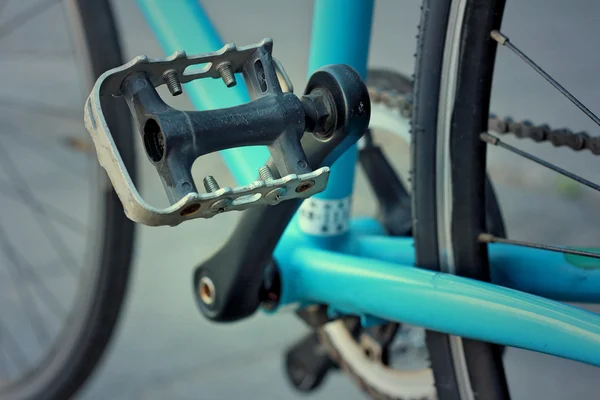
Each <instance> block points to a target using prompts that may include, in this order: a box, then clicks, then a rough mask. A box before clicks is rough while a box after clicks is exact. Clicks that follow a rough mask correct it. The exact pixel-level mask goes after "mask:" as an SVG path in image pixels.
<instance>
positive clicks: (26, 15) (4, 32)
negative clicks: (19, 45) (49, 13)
mask: <svg viewBox="0 0 600 400" xmlns="http://www.w3.org/2000/svg"><path fill="white" fill-rule="evenodd" d="M59 2H60V0H46V1H40V2H39V3H37V4H34V5H33V6H31V7H29V8H28V9H26V10H25V11H23V12H22V13H20V14H18V15H16V16H15V17H13V18H12V19H11V20H10V21H8V22H6V23H5V24H3V25H1V26H0V40H1V39H4V38H6V37H7V36H8V35H10V34H11V33H12V32H14V31H15V30H16V29H17V28H19V27H21V26H23V24H25V23H26V22H28V21H30V20H32V19H33V18H35V17H37V16H38V15H41V14H43V13H44V12H45V11H46V10H48V9H49V8H50V7H52V6H53V5H54V4H57V3H59Z"/></svg>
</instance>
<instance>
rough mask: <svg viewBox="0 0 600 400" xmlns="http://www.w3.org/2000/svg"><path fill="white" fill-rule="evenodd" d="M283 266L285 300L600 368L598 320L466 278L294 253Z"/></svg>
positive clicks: (301, 251)
mask: <svg viewBox="0 0 600 400" xmlns="http://www.w3.org/2000/svg"><path fill="white" fill-rule="evenodd" d="M285 261H287V262H285V263H282V264H281V265H282V266H283V268H282V269H281V281H282V302H300V303H303V304H313V303H317V304H331V305H333V306H334V307H335V308H336V309H337V310H338V311H340V312H341V313H347V314H353V315H360V316H364V317H377V318H382V319H385V320H391V321H402V322H406V323H409V324H413V325H420V326H424V327H426V328H428V329H432V330H436V331H441V332H446V333H450V334H453V335H458V336H463V337H468V338H473V339H478V340H483V341H488V342H493V343H498V344H505V345H509V346H514V347H520V348H524V349H529V350H533V351H538V352H542V353H548V354H552V355H556V356H560V357H565V358H570V359H573V360H576V361H581V362H585V363H589V364H593V365H597V366H600V315H597V314H594V313H590V312H587V311H584V310H581V309H578V308H575V307H571V306H568V305H565V304H562V303H558V302H555V301H552V300H548V299H545V298H542V297H538V296H534V295H531V294H528V293H523V292H519V291H516V290H513V289H508V288H504V287H501V286H496V285H493V284H490V283H487V282H481V281H476V280H471V279H467V278H463V277H459V276H455V275H449V274H444V273H440V272H434V271H429V270H425V269H422V268H417V267H413V266H410V265H400V264H396V263H390V262H386V261H379V260H375V259H366V258H362V257H355V256H351V255H345V254H339V253H334V252H330V251H326V250H320V249H314V248H303V247H301V246H298V247H296V249H295V250H292V251H290V252H289V254H288V258H287V260H285Z"/></svg>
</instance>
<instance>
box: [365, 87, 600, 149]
mask: <svg viewBox="0 0 600 400" xmlns="http://www.w3.org/2000/svg"><path fill="white" fill-rule="evenodd" d="M369 95H370V96H371V102H372V103H373V104H379V103H383V104H385V105H386V106H388V107H390V108H394V109H397V110H398V111H399V112H400V114H401V115H402V116H403V117H406V118H410V117H411V115H412V103H411V98H410V95H404V94H401V93H398V92H394V91H392V90H383V91H382V90H378V89H376V88H369ZM488 130H489V131H493V132H496V133H500V134H509V133H510V134H513V135H515V136H516V137H518V138H519V139H531V140H533V141H534V142H538V143H540V142H550V143H552V144H553V145H554V147H569V148H570V149H572V150H575V151H581V150H586V149H587V150H589V151H591V152H592V154H594V155H600V137H594V136H591V135H589V134H588V133H587V132H583V131H582V132H577V133H574V132H572V131H571V130H570V129H567V128H561V129H552V128H551V127H550V126H548V125H546V124H543V125H534V124H533V123H532V122H530V121H521V122H515V121H514V120H513V119H512V118H509V117H505V118H499V117H497V116H496V115H494V114H490V118H489V119H488Z"/></svg>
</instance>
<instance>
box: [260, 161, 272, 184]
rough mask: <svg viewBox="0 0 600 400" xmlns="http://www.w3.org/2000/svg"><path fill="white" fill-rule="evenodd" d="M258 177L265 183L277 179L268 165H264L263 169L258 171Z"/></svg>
mask: <svg viewBox="0 0 600 400" xmlns="http://www.w3.org/2000/svg"><path fill="white" fill-rule="evenodd" d="M258 175H259V176H260V179H261V180H263V181H272V180H273V179H275V178H274V177H273V171H271V168H269V166H268V165H263V166H262V167H260V168H259V169H258Z"/></svg>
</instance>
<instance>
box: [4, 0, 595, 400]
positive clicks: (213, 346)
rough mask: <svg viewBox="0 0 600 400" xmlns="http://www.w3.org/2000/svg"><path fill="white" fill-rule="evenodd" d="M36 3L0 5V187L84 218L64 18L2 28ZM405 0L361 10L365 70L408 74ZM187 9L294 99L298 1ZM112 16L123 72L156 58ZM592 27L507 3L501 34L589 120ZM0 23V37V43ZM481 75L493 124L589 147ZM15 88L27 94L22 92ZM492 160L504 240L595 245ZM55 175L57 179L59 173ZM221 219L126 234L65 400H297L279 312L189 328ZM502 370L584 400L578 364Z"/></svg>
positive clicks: (499, 156) (303, 29) (585, 164)
mask: <svg viewBox="0 0 600 400" xmlns="http://www.w3.org/2000/svg"><path fill="white" fill-rule="evenodd" d="M41 3H44V4H45V3H48V2H47V1H46V2H44V1H40V0H31V1H16V0H13V1H10V0H8V1H7V0H3V2H2V3H0V7H3V8H2V10H1V14H0V50H1V51H2V53H1V54H2V55H1V56H0V76H2V85H1V86H2V89H1V90H0V93H2V97H0V120H1V121H2V126H3V129H1V131H2V135H1V136H0V139H1V140H0V141H1V143H3V147H0V149H2V151H5V152H6V151H9V152H10V154H11V157H10V158H11V159H12V160H13V161H12V162H10V163H8V164H7V161H6V154H2V153H0V159H5V161H4V164H0V166H1V167H2V168H0V180H1V179H4V180H5V181H9V182H12V180H13V179H15V178H14V174H12V177H11V175H10V172H11V171H12V172H14V170H15V169H17V170H18V171H20V172H18V175H17V180H20V179H18V178H21V179H22V180H23V181H27V182H28V185H29V187H30V188H31V189H35V190H38V189H40V190H41V189H42V188H43V189H44V202H45V203H46V204H49V205H51V206H53V207H55V209H58V211H56V210H55V212H56V213H58V214H60V212H61V210H62V212H63V213H64V212H65V211H66V210H69V211H72V212H75V211H77V212H80V213H81V214H84V212H85V210H84V208H85V203H86V202H87V201H86V194H85V193H87V192H85V191H83V190H82V189H81V188H80V184H81V185H82V184H83V183H85V178H83V181H82V182H83V183H82V182H79V181H78V179H79V180H81V179H82V178H81V176H80V177H77V176H76V175H77V174H78V172H79V171H80V170H81V169H82V168H83V165H84V160H83V159H84V158H85V157H84V156H82V155H81V151H77V146H78V145H79V144H81V142H79V141H77V140H70V138H75V137H77V135H79V137H85V132H83V131H82V109H83V98H84V96H87V94H88V93H87V92H86V89H84V82H82V79H80V78H81V76H80V75H78V72H77V69H76V65H74V63H73V61H72V58H73V52H72V42H71V41H72V40H73V39H72V38H70V37H69V31H68V29H67V27H66V19H65V16H64V13H63V11H61V10H59V9H57V6H54V5H48V6H47V12H45V13H44V15H40V16H38V17H36V18H32V19H29V20H27V21H24V22H20V21H16V22H15V16H19V15H22V13H23V12H26V11H27V10H28V8H29V7H31V6H32V5H33V6H38V7H39V4H41ZM418 3H419V2H417V1H402V0H378V1H377V3H376V8H375V20H374V25H373V36H372V39H371V44H372V45H371V54H370V61H369V64H370V66H371V67H377V68H387V69H391V70H395V71H399V72H402V73H404V74H406V75H408V76H410V75H412V71H413V66H414V57H413V54H414V52H415V35H416V33H417V24H418V21H419V12H420V9H419V4H418ZM202 4H203V5H204V7H205V10H206V12H207V13H208V14H209V16H210V17H211V18H212V19H213V21H214V23H215V24H216V26H217V27H218V30H219V31H220V33H221V36H222V37H223V39H224V40H225V41H226V42H235V43H237V44H240V45H241V44H250V43H255V42H257V41H259V40H260V39H262V38H263V37H267V36H268V37H272V38H273V39H274V43H275V45H274V55H275V56H276V57H277V58H278V59H279V60H280V61H281V62H282V63H283V65H284V66H285V69H286V71H287V73H288V75H289V76H290V78H291V79H292V81H293V83H294V87H295V88H296V93H300V92H302V90H303V87H304V84H305V82H306V74H307V59H308V52H309V41H310V28H311V16H312V7H313V4H312V2H311V1H302V2H301V1H292V0H285V1H276V0H254V1H235V0H203V1H202ZM45 7H46V6H45ZM58 8H60V6H58ZM113 10H114V12H115V14H116V16H117V21H118V26H119V30H120V32H121V39H122V45H123V48H124V53H125V59H126V60H129V59H131V58H133V57H134V56H137V55H140V54H146V55H148V56H151V57H152V56H154V57H159V56H162V55H163V53H162V51H161V50H160V48H159V46H158V44H157V42H156V41H155V39H154V37H153V35H152V34H151V32H150V30H149V28H148V26H147V24H146V22H145V21H144V19H143V17H142V15H141V13H140V11H139V10H138V8H137V6H136V4H135V1H134V0H120V1H114V2H113ZM599 19H600V3H598V2H595V1H592V0H576V1H572V2H562V1H559V0H520V1H518V2H516V1H509V2H508V5H507V11H506V13H505V18H504V23H503V31H504V32H505V33H506V34H507V35H508V36H509V37H510V38H511V40H512V41H513V42H514V43H515V44H516V45H517V46H519V47H520V48H521V49H522V50H524V51H525V52H526V53H528V54H529V55H530V56H531V57H532V58H533V59H534V60H535V61H537V62H538V63H540V65H542V66H543V67H545V68H546V69H547V71H548V72H549V73H550V74H551V75H553V76H554V77H555V78H556V79H557V80H558V81H559V82H561V83H562V84H563V85H564V86H565V87H567V88H568V89H569V90H571V91H572V92H573V93H574V94H575V95H576V96H578V97H579V98H580V99H581V100H582V101H583V102H584V103H585V104H587V105H588V106H589V107H590V108H591V109H592V110H595V109H597V108H598V107H597V105H598V104H600V91H599V90H597V88H598V86H599V85H598V84H597V74H598V65H600V53H598V52H597V51H595V50H596V48H597V40H596V38H597V35H598V33H599V31H598V29H600V28H598V27H599V26H600V24H598V22H599ZM60 21H62V22H60ZM11 24H12V25H11ZM7 25H8V26H9V27H10V36H9V35H8V34H6V33H7V32H8V30H7V28H6V26H7ZM5 36H6V37H5ZM184 50H185V49H184ZM496 71H497V72H496V75H495V82H494V85H495V86H494V91H493V99H492V111H493V112H494V113H496V114H497V115H507V116H512V117H513V118H514V119H515V120H522V119H529V120H532V121H533V122H535V123H547V124H549V125H550V126H553V127H556V128H559V127H569V128H570V129H572V130H573V131H580V130H586V131H588V132H589V133H591V134H593V135H598V133H597V127H596V126H594V124H593V123H592V122H591V121H589V120H588V119H587V117H585V115H583V114H582V113H581V112H579V110H577V109H576V108H575V107H574V106H572V105H571V104H570V103H568V101H567V100H566V99H564V98H562V97H561V96H560V95H559V94H558V93H557V92H556V91H555V90H554V89H553V88H552V87H550V86H549V85H548V84H547V83H546V82H545V81H544V80H543V79H542V78H541V77H539V76H538V75H536V74H535V72H534V71H533V70H531V69H529V68H528V67H527V66H525V65H524V64H523V63H522V62H521V61H520V60H518V59H517V58H516V57H515V56H514V55H512V54H510V53H509V52H508V50H506V49H499V54H498V58H497V66H496ZM32 82H35V84H34V85H32ZM25 87H26V88H27V90H23V88H25ZM184 97H185V96H181V98H177V99H176V100H175V102H174V104H176V105H177V106H179V107H190V106H189V103H187V100H186V99H185V98H184ZM15 104H17V105H18V107H17V106H15ZM57 115H59V117H57ZM39 132H47V135H46V136H47V137H46V138H45V139H52V138H53V136H51V133H50V132H60V133H59V134H58V136H56V138H58V139H60V140H67V142H68V143H67V144H66V145H63V146H62V147H61V148H62V150H61V148H59V149H58V150H56V151H58V153H57V154H58V155H59V157H58V159H59V161H58V163H57V162H56V160H54V161H52V162H50V161H49V160H48V159H47V158H44V157H45V156H47V155H48V154H47V152H46V150H45V148H40V147H39V143H38V142H36V141H35V140H33V141H31V140H29V139H28V138H29V134H31V133H33V134H39ZM81 132H83V134H82V133H81ZM380 140H382V141H384V142H386V141H389V142H390V143H389V146H388V144H387V143H384V144H385V145H386V148H393V149H398V151H397V153H394V154H390V153H389V152H388V157H389V158H391V159H393V161H394V163H397V164H398V165H400V164H403V165H407V163H408V152H407V149H406V148H405V147H402V146H401V145H398V144H397V143H396V142H395V141H397V140H398V139H397V138H394V137H393V136H390V135H385V134H383V135H381V136H380ZM507 141H508V142H509V143H511V144H515V143H516V144H518V145H519V146H520V147H521V148H523V149H525V150H528V151H531V152H532V153H534V154H536V155H538V156H542V157H544V158H546V159H549V160H552V161H553V162H555V163H557V164H558V165H560V166H562V167H564V168H567V169H569V170H571V171H573V172H575V173H578V174H580V175H582V176H584V177H586V178H588V179H591V180H595V178H596V177H597V170H596V166H597V165H598V159H597V158H594V157H593V156H592V155H591V154H589V152H582V153H575V152H573V151H570V150H567V149H555V148H553V147H552V146H551V145H549V144H543V145H539V144H534V143H533V142H528V141H518V140H512V139H507ZM138 142H139V141H138ZM32 143H33V145H32ZM61 143H62V142H61ZM137 144H138V145H139V144H140V143H137ZM32 146H33V147H32ZM36 146H37V147H36ZM73 148H75V150H76V151H73ZM7 149H9V150H7ZM495 150H496V149H492V151H491V152H490V161H489V170H490V174H491V176H492V179H493V181H494V183H495V184H496V189H497V193H498V197H499V199H500V204H501V207H502V209H503V211H504V217H505V220H506V224H507V228H508V232H509V236H510V237H512V238H515V239H526V240H531V241H537V242H545V243H554V244H569V245H581V246H598V245H600V240H599V239H598V236H597V229H596V228H597V225H598V223H599V222H600V210H599V208H598V207H597V205H598V204H599V203H598V201H599V200H600V199H599V198H598V194H597V193H594V192H592V191H591V190H588V189H587V188H584V187H582V186H578V185H576V184H574V183H572V182H571V181H569V180H567V179H562V178H561V177H559V176H557V175H555V174H553V173H552V172H550V171H547V170H545V169H543V168H541V167H537V166H535V165H533V164H531V163H529V162H527V161H525V160H522V159H520V158H516V156H512V155H511V154H508V153H507V152H503V151H502V150H501V149H499V150H498V151H495ZM84 152H85V150H84ZM63 153H64V154H63ZM73 153H74V154H75V155H73ZM139 154H140V157H139V168H140V171H141V174H140V175H141V181H140V186H141V188H142V194H143V195H144V196H145V198H146V199H147V200H148V201H149V202H150V203H152V204H155V205H164V204H165V203H166V198H165V195H164V192H163V189H162V185H161V184H160V182H159V180H158V177H157V175H156V172H155V170H154V169H153V167H152V166H151V165H150V164H149V163H148V162H147V161H146V159H145V157H144V156H143V155H141V154H142V153H139ZM54 158H56V157H54ZM17 166H18V168H17ZM65 166H66V167H67V168H66V169H67V170H68V171H69V172H64V170H65V168H64V167H65ZM7 171H8V172H7ZM194 173H195V176H199V177H202V176H205V175H208V174H211V175H213V176H215V178H216V179H217V180H218V181H219V182H220V183H221V185H222V186H224V185H227V184H233V179H232V178H231V176H230V175H229V174H228V172H227V170H226V168H225V166H224V164H223V162H222V161H221V159H220V157H219V156H218V155H209V156H206V157H202V159H200V160H199V161H198V162H196V163H195V164H194ZM69 174H71V175H69ZM72 175H73V176H72ZM77 182H79V183H77ZM0 183H1V181H0ZM357 185H358V188H359V189H360V188H365V187H366V186H365V183H364V178H363V177H362V175H360V174H359V176H358V183H357ZM17 200H18V198H17ZM0 204H1V205H2V207H3V211H2V218H1V221H2V225H3V226H5V228H4V230H0V236H2V237H0V239H3V237H4V238H8V240H9V241H12V242H13V243H14V246H13V247H14V248H19V247H20V248H21V250H20V251H22V252H24V253H26V257H25V256H23V258H27V260H28V262H29V263H31V264H35V265H42V266H44V268H42V274H44V275H43V276H44V279H46V280H47V281H49V282H52V284H53V285H54V287H55V288H57V289H56V290H58V291H59V292H61V296H63V297H65V298H68V297H69V296H71V295H72V294H69V290H64V291H61V289H60V288H61V285H63V284H66V283H64V282H65V280H64V279H62V278H61V277H60V274H59V273H57V271H58V269H59V268H58V267H57V262H49V261H48V257H47V254H49V253H50V252H52V249H51V248H52V247H56V246H53V244H52V243H47V242H46V241H43V240H37V239H36V238H35V237H34V236H32V235H33V234H32V233H31V232H32V229H33V230H35V229H34V228H31V227H32V226H33V225H35V224H36V223H37V222H36V220H35V218H36V217H35V216H32V215H30V212H29V211H27V210H26V209H23V210H21V209H20V208H19V207H20V206H19V203H18V202H15V199H14V196H13V197H12V198H10V196H8V195H6V196H5V195H4V194H2V193H0ZM372 211H373V206H372V197H371V195H370V194H369V193H368V192H366V191H365V190H360V193H359V194H358V195H357V196H356V197H355V199H354V213H355V214H357V215H365V214H369V213H371V212H372ZM53 212H54V211H53ZM21 214H23V215H21ZM237 218H238V215H237V214H236V213H226V214H224V215H221V216H219V217H218V218H213V219H210V220H195V221H191V222H188V223H185V224H183V225H181V226H178V227H176V228H168V227H154V228H150V227H144V226H139V227H138V229H137V234H138V235H137V240H136V245H135V253H134V271H133V274H132V281H131V285H130V292H129V296H128V298H127V301H126V304H125V306H124V309H123V314H122V318H121V322H120V324H119V327H118V330H117V332H116V334H115V339H114V341H113V343H112V346H111V347H110V350H109V352H108V354H107V356H106V357H105V359H104V362H103V363H102V364H101V366H100V367H99V369H98V371H97V373H96V374H95V375H94V377H93V379H92V380H91V382H90V383H89V384H88V385H87V387H86V388H85V390H84V391H83V392H82V393H81V395H80V396H79V398H81V399H86V400H87V399H107V398H112V399H166V398H173V399H236V398H244V399H296V398H298V399H299V398H305V396H302V395H300V394H297V393H295V392H294V391H293V390H292V389H291V388H290V387H289V386H288V384H287V382H286V380H285V377H284V372H283V369H282V355H283V350H284V349H285V347H286V346H287V345H289V344H291V343H293V342H294V341H295V340H296V339H297V338H299V337H301V336H302V335H303V334H304V333H305V332H306V328H305V326H304V324H303V323H302V322H301V321H299V320H298V319H297V318H296V317H295V316H294V315H293V314H279V315H277V316H275V317H269V316H266V315H262V314H257V315H255V316H254V317H252V318H250V319H248V320H245V321H243V322H240V323H234V324H229V325H214V324H211V323H208V322H207V321H205V320H204V319H203V318H202V317H201V315H200V313H199V312H198V310H197V309H196V306H195V304H194V299H193V297H192V292H191V284H190V282H191V271H192V270H193V268H194V267H195V266H196V265H197V264H198V263H199V262H200V261H201V260H203V259H205V258H207V257H209V256H210V255H211V254H212V253H213V252H214V251H215V250H216V249H217V248H218V246H219V245H220V244H221V243H222V242H223V241H224V240H225V238H226V237H227V236H228V235H229V233H230V232H231V231H232V229H233V227H234V225H235V222H236V220H237ZM30 228H31V229H30ZM53 229H55V230H57V231H60V233H61V234H62V235H64V236H65V237H68V239H67V240H66V243H68V244H67V245H66V246H67V247H69V248H70V249H71V250H72V251H73V253H74V254H77V256H78V257H80V256H82V255H81V254H79V253H81V250H80V247H81V245H80V243H78V242H77V240H78V239H77V238H78V237H79V236H78V235H77V234H74V232H73V230H67V229H63V228H53ZM63 230H64V232H63ZM0 241H1V240H0ZM54 245H56V243H54ZM23 249H25V250H23ZM7 252H8V253H7ZM7 254H8V255H7ZM2 258H3V259H4V260H3V261H2V263H10V262H11V260H13V259H14V257H13V258H11V256H10V248H9V249H7V247H6V246H4V247H3V248H2V254H1V258H0V260H2ZM47 261H48V262H47ZM46 264H47V265H46ZM7 268H8V267H6V268H5V267H0V271H1V272H0V285H2V286H1V289H2V291H0V296H2V297H1V298H2V300H3V301H4V300H6V302H5V303H0V307H1V308H0V315H2V316H3V317H2V318H1V319H2V322H3V323H4V324H5V325H6V324H8V323H9V321H11V323H12V324H13V325H11V327H10V329H11V330H12V333H13V335H15V336H18V337H19V340H23V341H25V343H27V341H29V340H30V341H34V340H35V338H33V337H31V338H30V337H29V336H28V335H29V334H28V333H27V331H28V329H27V326H25V325H22V324H21V323H20V322H19V319H18V318H13V317H14V316H15V314H16V313H18V309H19V308H18V307H16V306H15V307H12V305H13V304H14V296H12V295H11V294H10V293H9V292H10V290H11V289H10V288H11V287H13V286H14V281H13V280H12V279H13V278H14V275H12V276H13V278H10V276H11V275H10V274H11V273H10V271H8V270H7ZM15 296H16V295H15ZM11 299H12V300H11ZM40 301H43V300H40ZM66 301H68V299H67V300H66ZM3 304H4V305H3ZM6 304H8V305H6ZM592 309H593V307H592ZM6 316H7V317H6ZM5 317H6V319H5ZM9 317H11V318H9ZM13 321H17V322H13ZM0 328H2V326H0ZM5 329H7V328H5ZM25 347H27V345H25ZM505 363H506V367H507V373H508V376H509V384H510V388H511V392H512V393H513V397H514V398H515V399H531V398H544V399H563V398H567V397H569V398H594V395H595V394H596V392H597V386H596V382H598V378H600V372H599V370H597V369H595V368H592V367H588V366H585V365H581V364H577V363H573V362H569V361H566V360H561V359H557V358H554V357H550V356H544V355H539V354H534V353H531V352H527V351H521V350H515V349H508V351H507V354H506V356H505ZM310 398H314V399H333V398H336V399H337V398H344V399H364V398H365V396H364V395H363V394H361V393H359V392H358V390H357V389H356V388H355V386H354V384H353V383H351V382H350V380H349V379H348V378H347V377H346V376H344V375H342V374H339V373H335V374H331V375H330V376H329V378H328V381H327V382H326V383H325V384H324V385H323V388H322V389H321V390H319V391H318V392H317V393H315V394H314V395H313V396H312V397H310Z"/></svg>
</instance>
